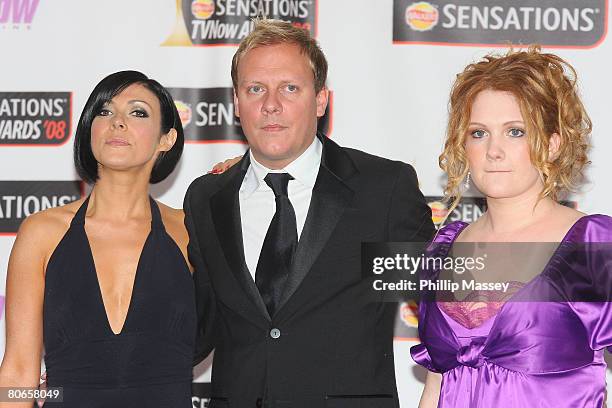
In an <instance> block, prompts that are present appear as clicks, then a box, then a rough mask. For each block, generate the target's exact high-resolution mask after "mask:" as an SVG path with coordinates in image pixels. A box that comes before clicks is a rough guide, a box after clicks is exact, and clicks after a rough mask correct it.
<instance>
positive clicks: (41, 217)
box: [15, 199, 84, 259]
mask: <svg viewBox="0 0 612 408" xmlns="http://www.w3.org/2000/svg"><path fill="white" fill-rule="evenodd" d="M83 201H84V199H80V200H77V201H74V202H72V203H69V204H66V205H63V206H60V207H52V208H48V209H46V210H43V211H39V212H37V213H34V214H31V215H29V216H28V217H27V218H26V219H25V220H23V222H22V223H21V225H20V227H19V231H18V232H17V238H16V242H15V248H25V249H24V250H26V251H28V253H31V254H39V255H40V256H41V257H45V258H47V259H48V258H49V256H50V254H51V252H52V251H53V250H54V249H55V247H56V246H57V244H58V243H59V242H60V241H61V239H62V237H63V236H64V234H65V233H66V231H67V230H68V228H70V222H71V221H72V218H73V217H74V214H75V213H76V212H77V210H78V209H79V207H80V206H81V204H82V203H83Z"/></svg>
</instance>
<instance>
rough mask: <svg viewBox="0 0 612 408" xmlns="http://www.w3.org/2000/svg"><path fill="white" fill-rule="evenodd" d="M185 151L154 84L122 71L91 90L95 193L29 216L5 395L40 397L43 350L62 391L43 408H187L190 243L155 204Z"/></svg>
mask: <svg viewBox="0 0 612 408" xmlns="http://www.w3.org/2000/svg"><path fill="white" fill-rule="evenodd" d="M183 142H184V139H183V129H182V126H181V122H180V118H179V115H178V112H177V110H176V107H175V105H174V102H173V101H172V97H171V96H170V94H169V93H168V91H167V90H166V89H164V88H163V87H162V86H161V85H160V84H159V83H158V82H157V81H155V80H152V79H149V78H147V77H146V76H145V75H143V74H142V73H140V72H136V71H122V72H117V73H114V74H112V75H109V76H107V77H106V78H104V79H103V80H102V81H101V82H100V83H99V84H98V85H97V86H96V87H95V89H94V90H93V92H92V94H91V95H90V97H89V99H88V100H87V102H86V104H85V108H84V110H83V113H82V115H81V118H80V120H79V124H78V127H77V132H76V135H75V144H74V159H75V165H76V168H77V170H78V172H79V174H80V176H81V177H82V178H83V180H85V181H87V182H89V183H91V184H93V188H92V191H91V194H90V195H89V197H87V198H85V199H81V200H79V201H76V202H74V203H71V204H68V205H65V206H63V207H58V208H52V209H49V210H46V211H43V212H40V213H37V214H34V215H32V216H30V217H28V218H27V219H26V220H25V221H24V222H23V224H22V225H21V228H20V230H19V233H18V236H17V239H16V241H15V245H14V247H13V251H12V253H11V257H10V261H9V268H8V277H7V303H6V312H7V315H6V322H7V341H6V352H5V354H4V360H3V362H2V366H1V368H0V386H2V387H32V388H36V387H37V386H38V378H39V375H40V359H41V351H42V346H43V344H44V348H45V363H46V369H47V386H48V387H62V388H63V402H62V403H60V402H53V400H51V399H47V402H46V403H45V405H49V406H56V405H57V406H63V407H79V408H82V407H134V406H144V407H160V408H161V407H168V408H175V407H185V408H187V407H189V406H191V380H192V358H193V350H194V342H195V330H196V321H195V320H196V317H195V300H194V291H193V283H192V279H191V274H190V266H189V263H188V261H187V251H186V247H187V241H188V237H187V234H186V231H185V228H184V225H183V212H182V211H181V210H175V209H172V208H170V207H167V206H165V205H163V204H160V203H157V202H156V201H155V200H153V199H152V198H151V197H150V196H149V183H157V182H159V181H161V180H163V179H164V178H166V177H167V176H168V175H169V174H170V173H171V172H172V170H173V169H174V167H175V166H176V164H177V162H178V160H179V158H180V156H181V153H182V150H183ZM1 405H2V403H0V406H1ZM10 406H11V407H18V406H19V404H15V403H11V404H10ZM22 406H24V407H26V406H28V407H31V402H29V403H23V405H22Z"/></svg>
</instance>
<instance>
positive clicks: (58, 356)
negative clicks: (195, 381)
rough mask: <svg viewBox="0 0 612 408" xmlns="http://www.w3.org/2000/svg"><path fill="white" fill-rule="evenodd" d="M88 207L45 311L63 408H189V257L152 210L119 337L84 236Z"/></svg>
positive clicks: (52, 270)
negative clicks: (185, 256) (112, 326)
mask: <svg viewBox="0 0 612 408" xmlns="http://www.w3.org/2000/svg"><path fill="white" fill-rule="evenodd" d="M88 202H89V199H87V200H85V202H84V203H83V204H82V205H81V207H80V208H79V210H78V211H77V213H76V214H75V216H74V218H73V220H72V223H71V225H70V228H69V229H68V231H67V232H66V234H65V235H64V237H63V238H62V240H61V242H60V243H59V244H58V246H57V248H56V249H55V251H54V252H53V255H52V256H51V259H50V260H49V264H48V266H47V271H46V276H45V297H44V311H43V327H44V345H45V364H46V368H47V383H48V386H49V387H63V402H62V403H59V402H51V401H47V402H46V403H45V405H44V406H45V407H49V408H51V407H55V406H57V407H63V408H73V407H74V408H77V407H78V408H98V407H100V408H102V407H105V408H107V407H115V408H124V407H125V408H131V407H148V408H189V407H191V406H192V404H191V381H192V366H191V364H192V360H193V352H194V345H195V333H196V315H195V298H194V289H193V280H192V278H191V274H190V272H189V268H188V267H187V264H186V262H185V259H184V257H183V254H182V253H181V251H180V249H179V248H178V246H177V245H176V243H175V242H174V241H173V240H172V238H171V237H170V236H169V235H168V234H167V233H166V230H165V228H164V224H163V222H162V219H161V215H160V212H159V208H158V206H157V204H156V203H155V201H154V200H153V199H150V203H151V216H152V220H151V232H150V233H149V235H148V237H147V239H146V242H145V244H144V247H143V249H142V253H141V255H140V260H139V262H138V267H137V270H136V276H135V279H134V289H133V292H132V298H131V301H130V305H129V308H128V312H127V317H126V319H125V323H124V325H123V328H122V330H121V332H120V333H119V334H115V333H113V331H112V329H111V327H110V324H109V322H108V318H107V315H106V310H105V308H104V303H103V301H102V293H101V291H100V285H99V282H98V277H97V274H96V269H95V265H94V260H93V255H92V252H91V248H90V246H89V241H88V239H87V235H86V233H85V228H84V225H85V213H86V211H87V205H88Z"/></svg>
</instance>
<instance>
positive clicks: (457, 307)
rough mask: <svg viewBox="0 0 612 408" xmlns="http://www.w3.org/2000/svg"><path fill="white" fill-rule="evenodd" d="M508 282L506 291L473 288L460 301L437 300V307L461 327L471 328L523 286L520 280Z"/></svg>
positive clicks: (497, 310) (490, 315) (495, 311)
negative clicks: (473, 289)
mask: <svg viewBox="0 0 612 408" xmlns="http://www.w3.org/2000/svg"><path fill="white" fill-rule="evenodd" d="M508 283H509V284H510V286H509V287H508V292H507V293H503V292H499V291H489V290H481V291H478V290H475V291H473V292H471V293H469V294H468V295H467V296H466V297H465V299H463V300H461V301H453V302H437V303H438V307H439V308H440V309H441V310H442V311H444V313H446V314H447V315H448V316H449V317H450V318H451V319H453V320H454V321H456V322H457V323H459V324H460V325H462V326H463V327H465V328H468V329H473V328H474V327H478V326H480V325H481V324H483V323H484V322H486V321H487V320H489V319H490V318H491V317H493V316H495V315H496V314H497V312H499V309H501V307H502V306H503V305H504V303H506V302H507V301H508V300H509V299H510V298H511V297H512V295H514V294H515V293H516V292H517V291H518V290H519V289H521V288H522V287H523V286H525V284H524V283H522V282H515V281H512V282H508Z"/></svg>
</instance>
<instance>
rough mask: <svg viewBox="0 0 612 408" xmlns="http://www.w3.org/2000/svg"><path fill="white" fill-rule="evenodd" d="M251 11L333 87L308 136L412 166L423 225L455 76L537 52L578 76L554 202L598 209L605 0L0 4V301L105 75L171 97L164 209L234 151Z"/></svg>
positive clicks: (407, 401)
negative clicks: (580, 134)
mask: <svg viewBox="0 0 612 408" xmlns="http://www.w3.org/2000/svg"><path fill="white" fill-rule="evenodd" d="M258 14H267V15H268V16H270V17H276V18H282V19H285V20H290V21H292V22H293V23H294V24H296V25H299V26H301V27H304V28H305V29H309V30H311V32H312V33H313V34H314V35H315V36H316V37H317V39H318V40H319V42H320V44H321V46H322V48H323V50H324V52H325V54H326V55H327V58H328V61H329V66H330V71H329V80H328V86H329V88H330V89H331V90H332V92H333V98H332V102H331V105H330V107H329V109H328V112H327V114H326V116H325V118H324V119H323V120H322V121H321V123H320V128H321V129H323V130H324V131H326V132H327V133H328V135H329V136H330V137H332V138H333V139H334V140H336V141H337V142H338V143H340V144H341V145H344V146H351V147H355V148H358V149H362V150H365V151H367V152H370V153H373V154H377V155H381V156H385V157H388V158H391V159H397V160H402V161H405V162H408V163H411V164H412V165H413V166H414V167H415V168H416V170H417V172H418V175H419V180H420V186H421V189H422V191H423V192H424V194H425V195H426V196H427V197H428V201H429V202H430V203H431V205H432V207H433V209H434V221H436V222H439V221H440V219H441V218H442V217H443V216H444V215H445V213H446V211H445V208H444V207H443V206H442V205H441V204H440V203H439V202H438V201H439V198H440V196H441V194H442V184H443V181H444V179H443V176H442V174H441V172H440V170H439V169H438V166H437V157H438V154H439V153H440V150H441V146H442V140H443V134H444V126H445V121H446V118H447V97H448V92H449V89H450V85H451V83H452V81H453V78H454V76H455V74H456V73H458V72H459V71H461V70H462V68H463V67H464V66H465V65H466V64H468V63H469V62H471V61H474V60H475V59H478V58H479V57H481V56H483V55H484V54H485V53H488V52H491V51H497V52H504V51H505V47H506V46H507V45H508V44H510V43H513V44H521V43H522V44H528V43H540V44H543V45H544V46H545V47H546V48H547V50H548V51H552V52H555V53H558V54H559V55H561V56H562V57H564V58H566V59H567V60H568V61H570V62H571V63H572V64H573V65H574V67H575V68H576V69H577V71H578V73H579V75H580V87H581V89H582V95H583V98H584V102H585V104H586V107H587V109H588V111H589V113H590V115H591V117H592V119H593V123H594V130H593V139H592V151H591V160H592V162H593V164H592V165H591V166H590V168H589V170H588V178H589V183H588V184H587V185H586V186H585V187H584V189H583V191H581V192H580V194H576V195H573V196H570V197H567V200H568V201H569V204H570V205H574V206H576V207H577V208H578V209H580V210H582V211H585V212H587V213H605V214H612V204H611V202H610V198H611V193H610V184H609V175H610V174H612V160H610V159H609V156H610V154H611V152H612V140H611V139H610V129H612V115H610V109H611V106H612V105H611V103H610V95H611V94H612V81H611V79H610V64H611V62H612V57H611V55H612V54H611V53H612V46H611V44H610V41H609V40H608V39H607V38H606V33H607V26H608V24H609V22H610V17H609V12H608V1H607V0H581V1H575V0H454V1H441V0H432V1H430V2H413V1H410V0H376V1H373V0H369V1H368V0H214V1H213V0H195V1H192V0H176V1H175V0H146V1H145V0H129V1H126V0H106V1H104V2H92V1H70V0H53V1H50V0H0V53H1V54H0V55H1V61H2V64H1V68H0V295H4V282H5V278H4V277H5V274H6V267H7V263H8V256H9V253H10V249H11V246H12V244H13V242H14V239H15V232H16V231H17V228H18V226H19V223H20V222H21V221H22V220H23V218H24V217H25V216H27V215H28V214H30V213H32V212H35V211H38V210H41V209H44V208H47V207H49V206H55V205H61V204H65V203H66V202H69V201H71V200H74V199H76V198H78V197H80V196H81V195H82V194H86V193H87V191H88V190H87V189H86V188H83V186H82V185H81V184H80V183H79V182H78V177H77V175H76V174H75V171H74V168H73V164H72V156H71V154H72V142H73V135H74V129H75V127H76V122H77V120H78V117H79V114H80V111H81V110H82V108H83V105H84V103H85V101H86V99H87V97H88V95H89V93H90V92H91V90H92V89H93V87H94V85H95V84H96V83H97V82H98V81H99V80H100V79H101V78H103V77H104V76H105V75H107V74H109V73H111V72H114V71H118V70H124V69H136V70H140V71H143V72H145V73H146V74H147V75H149V76H151V77H153V78H155V79H157V80H159V81H160V82H161V83H162V84H163V85H165V86H166V87H168V88H170V90H171V92H172V94H173V96H174V97H175V99H176V103H177V107H178V109H179V111H180V113H181V117H182V120H183V123H184V125H185V131H186V137H187V139H188V141H187V145H186V146H185V152H184V154H183V159H182V160H181V162H180V164H179V166H178V168H177V170H176V171H175V172H174V173H173V175H172V176H171V177H170V178H169V179H168V180H166V181H165V182H163V183H161V184H160V185H156V186H154V187H153V194H154V196H155V197H156V198H158V199H159V200H161V201H162V202H164V203H166V204H169V205H171V206H174V207H181V205H182V199H183V194H184V192H185V189H186V188H187V186H188V184H189V183H190V181H191V180H193V179H194V178H195V177H197V176H199V175H201V174H202V173H204V172H206V171H207V170H209V169H210V168H211V166H212V165H213V164H214V163H216V162H218V161H221V160H223V159H225V158H229V157H234V156H236V155H239V154H242V153H243V152H244V151H245V149H246V145H245V144H244V142H243V140H244V139H243V136H242V133H241V131H240V127H239V125H238V123H237V121H236V120H235V118H234V115H233V105H232V97H231V96H232V93H231V79H230V61H231V57H232V55H233V54H234V52H235V51H236V43H237V42H239V41H240V39H241V38H243V37H244V35H245V34H246V33H248V31H249V30H250V27H251V22H250V19H251V18H252V17H254V16H256V15H258ZM472 193H473V194H472V195H475V196H476V195H477V193H476V192H472ZM483 210H484V203H483V201H482V200H481V199H478V198H467V199H465V200H464V201H463V202H462V204H461V205H460V207H459V208H458V209H457V210H456V211H455V212H454V213H453V214H452V215H451V217H450V219H463V220H466V221H473V220H474V219H476V218H477V217H478V216H479V215H480V214H481V213H482V211H483ZM0 306H1V308H0V311H3V309H4V307H3V306H4V297H3V296H2V297H0ZM414 311H415V305H414V304H402V305H400V306H399V307H398V318H397V325H396V326H397V328H396V343H395V344H396V352H397V354H396V366H397V381H398V387H399V390H400V397H401V401H402V406H403V407H412V406H416V404H417V401H418V396H419V395H420V391H421V388H422V385H423V380H424V375H425V373H424V371H423V370H422V369H420V368H419V367H415V365H414V364H413V363H412V360H411V359H410V356H409V347H410V346H411V345H412V344H414V342H415V341H416V316H415V314H414ZM3 349H4V316H2V323H1V324H0V353H2V350H3ZM209 369H210V361H209V360H207V361H205V362H204V363H203V364H202V365H200V366H199V367H197V368H196V370H195V380H194V381H195V382H196V383H197V384H196V385H195V386H194V393H195V396H194V399H193V403H194V407H204V406H206V403H207V402H206V398H205V397H206V395H207V392H208V389H209V385H208V384H207V381H209V379H210V375H209V373H210V370H209ZM610 372H611V371H610V370H609V371H608V379H610V378H611V377H610Z"/></svg>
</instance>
